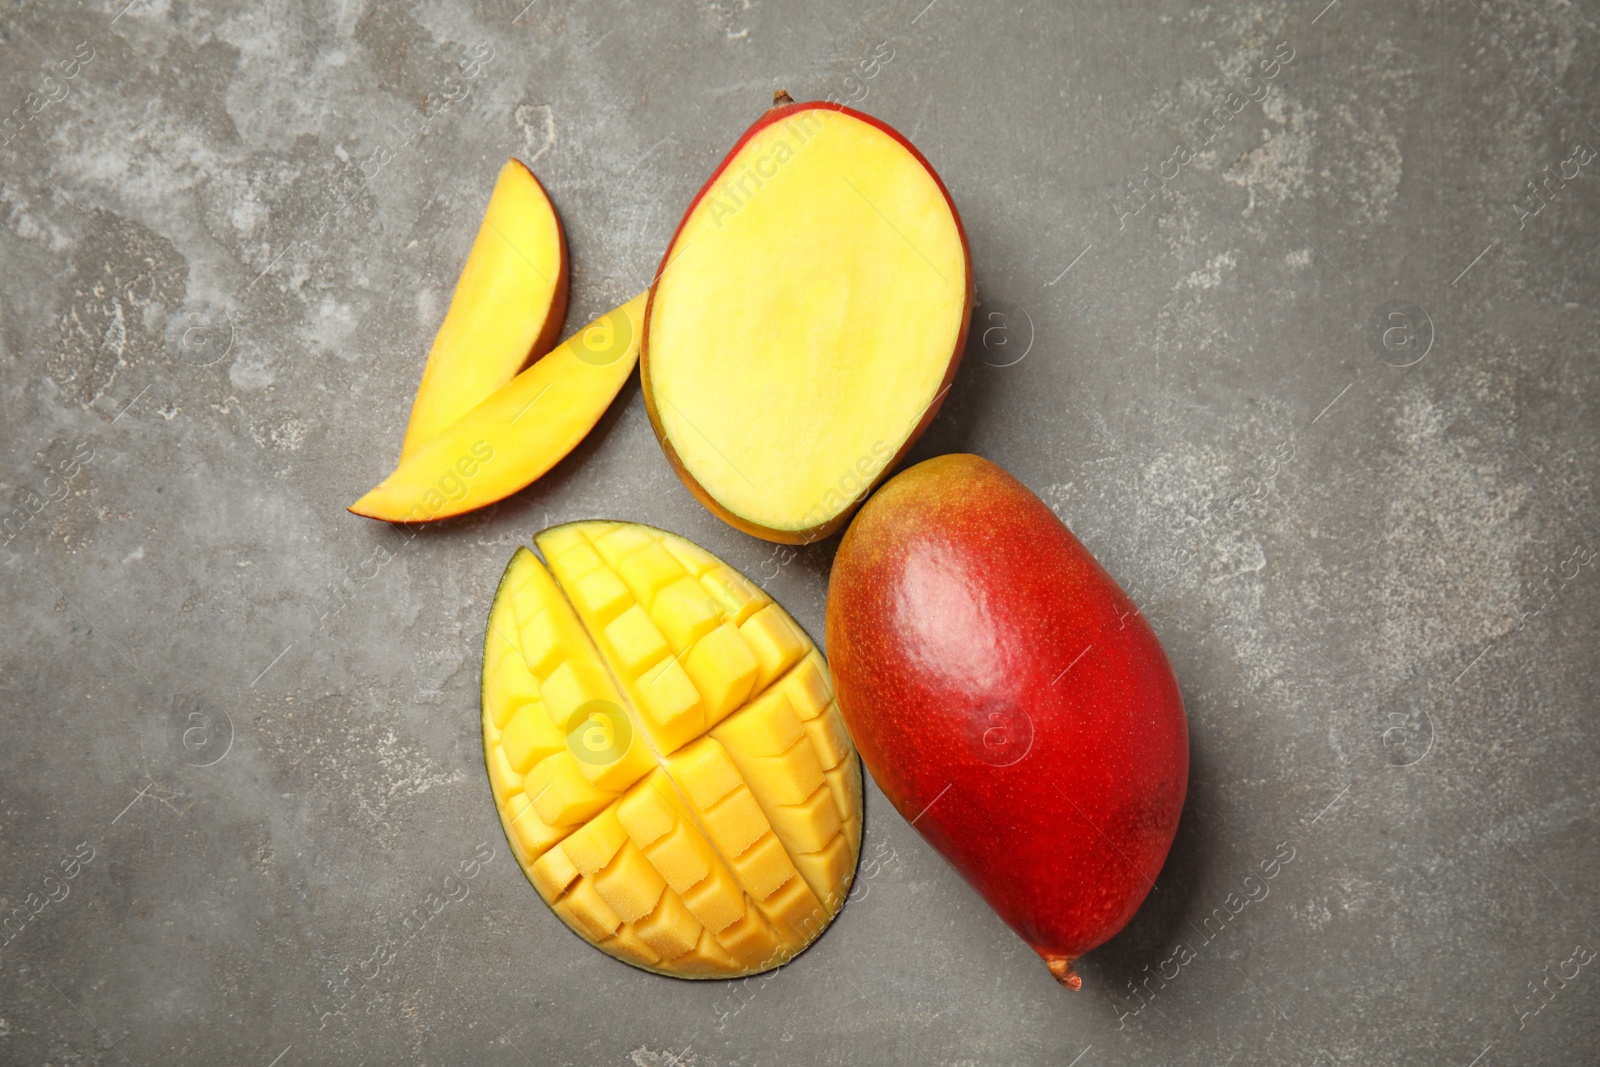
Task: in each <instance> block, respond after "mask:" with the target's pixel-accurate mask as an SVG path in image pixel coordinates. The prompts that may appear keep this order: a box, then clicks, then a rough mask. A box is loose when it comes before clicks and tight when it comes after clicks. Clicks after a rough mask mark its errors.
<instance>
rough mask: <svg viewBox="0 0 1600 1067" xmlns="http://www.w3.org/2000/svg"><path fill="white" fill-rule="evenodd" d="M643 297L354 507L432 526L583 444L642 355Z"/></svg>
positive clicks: (571, 342)
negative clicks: (640, 348) (433, 523)
mask: <svg viewBox="0 0 1600 1067" xmlns="http://www.w3.org/2000/svg"><path fill="white" fill-rule="evenodd" d="M644 305H645V294H643V293H640V294H639V295H638V296H636V297H634V298H633V299H632V300H630V301H628V302H627V303H626V304H623V305H622V306H621V307H620V308H617V309H616V310H615V311H612V312H610V313H609V314H606V315H603V316H601V317H600V318H599V319H597V320H595V321H594V322H593V323H590V324H589V326H587V327H586V328H585V329H584V330H583V331H582V332H581V333H579V334H577V335H576V336H573V337H569V338H568V339H567V340H565V341H563V342H562V343H561V344H559V345H557V346H556V347H555V349H553V350H552V351H551V352H550V354H549V355H547V356H545V357H544V358H543V359H541V360H539V361H538V362H537V363H535V364H534V365H533V366H531V367H529V368H528V369H527V370H525V371H523V372H522V373H521V374H518V375H517V376H516V377H515V378H512V379H511V381H509V382H507V383H506V384H504V385H503V386H501V387H500V388H499V389H496V390H495V391H494V392H493V393H492V394H491V395H490V396H489V398H488V399H486V400H484V401H483V402H482V403H481V404H479V405H478V406H477V407H475V408H473V409H472V410H471V411H469V412H467V413H466V414H465V415H463V416H462V417H461V418H460V419H459V420H457V421H456V422H455V423H454V424H452V425H451V426H450V428H449V429H447V430H445V431H444V432H443V433H440V434H438V435H437V436H435V437H434V438H433V439H431V440H429V441H427V442H425V443H424V444H422V445H421V446H419V447H418V448H417V449H416V450H415V451H414V452H413V453H412V454H411V456H410V457H409V458H407V459H404V460H402V461H401V463H400V466H399V467H397V468H396V469H395V471H394V473H393V474H391V475H389V477H387V478H385V479H384V480H383V482H382V483H381V484H380V485H379V486H378V487H377V488H376V489H373V490H372V491H371V492H369V493H368V494H367V495H366V496H364V497H362V498H361V499H360V500H357V501H356V502H355V503H354V504H351V505H350V510H351V511H353V512H355V513H356V514H357V515H365V516H366V517H368V518H371V519H383V520H385V521H387V522H430V521H432V520H434V519H447V518H450V517H451V516H454V515H461V514H464V513H465V512H468V511H471V510H473V509H474V508H481V507H483V506H485V505H486V504H493V503H494V502H495V501H497V500H503V499H505V498H506V497H508V496H510V495H511V494H512V493H515V492H516V491H517V490H519V489H521V488H523V487H524V486H526V485H528V484H529V483H531V482H532V481H533V480H534V479H535V478H538V477H539V476H540V475H541V474H543V473H544V472H545V471H547V470H549V469H550V468H551V467H553V466H555V465H556V463H558V462H559V461H560V460H561V459H562V458H563V457H564V456H566V454H567V453H568V452H571V451H572V450H573V449H574V448H576V447H577V446H578V442H580V441H582V440H583V439H584V438H585V437H586V436H588V433H589V431H590V430H592V429H594V425H595V423H597V422H599V421H600V416H601V415H603V414H605V411H606V408H608V407H610V406H611V402H612V401H613V400H615V399H616V397H617V394H618V393H619V392H621V391H622V386H623V384H624V383H625V382H627V380H628V375H629V374H631V373H632V372H633V365H634V363H635V362H636V361H637V360H638V358H639V338H640V335H641V332H642V325H643V323H642V319H643V314H644Z"/></svg>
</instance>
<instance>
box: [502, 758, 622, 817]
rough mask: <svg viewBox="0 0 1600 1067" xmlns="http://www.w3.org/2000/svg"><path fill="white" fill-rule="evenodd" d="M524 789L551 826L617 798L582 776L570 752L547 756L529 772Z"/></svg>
mask: <svg viewBox="0 0 1600 1067" xmlns="http://www.w3.org/2000/svg"><path fill="white" fill-rule="evenodd" d="M522 791H523V792H524V793H526V794H528V802H529V803H530V804H532V805H533V810H534V811H535V812H537V813H538V815H539V818H540V819H542V820H544V821H545V823H547V824H548V825H550V826H570V825H572V824H574V823H579V822H582V821H583V820H585V819H587V818H589V817H590V816H592V815H595V814H597V813H598V812H599V811H600V810H601V809H602V808H604V807H605V806H606V805H608V804H610V803H611V801H612V800H613V799H615V794H613V793H608V792H606V791H605V790H603V789H600V788H599V787H597V786H595V785H594V784H593V783H592V782H590V781H589V780H588V779H587V778H585V777H584V776H583V771H582V770H580V769H579V767H578V761H577V760H575V759H573V758H572V753H570V752H557V753H556V754H555V755H553V756H546V757H545V758H544V759H543V760H541V761H539V763H538V764H537V765H535V766H534V768H533V770H531V771H529V772H528V776H527V777H526V778H524V779H523V781H522Z"/></svg>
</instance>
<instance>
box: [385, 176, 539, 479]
mask: <svg viewBox="0 0 1600 1067" xmlns="http://www.w3.org/2000/svg"><path fill="white" fill-rule="evenodd" d="M566 316H567V241H566V236H565V234H563V232H562V230H561V220H560V219H559V218H557V217H556V210H555V208H554V207H553V206H552V205H551V203H550V198H549V197H548V196H546V195H545V191H544V187H543V186H541V185H540V184H539V180H538V179H537V178H535V177H534V176H533V172H532V171H530V170H529V169H528V168H527V166H526V165H525V164H523V163H521V162H520V161H518V160H515V159H513V160H511V161H509V162H508V163H506V165H505V166H504V167H503V168H501V170H500V177H499V179H498V180H497V181H496V182H495V186H494V192H493V193H492V194H490V196H489V206H488V209H487V210H486V211H485V212H484V216H483V223H482V225H481V226H479V228H478V236H477V239H476V240H474V241H473V243H472V251H471V252H469V253H468V254H467V263H466V266H464V267H462V268H461V277H460V279H459V280H458V281H457V282H456V289H455V295H454V296H452V297H451V298H450V309H449V311H448V312H446V313H445V317H444V323H443V325H441V326H440V327H439V333H438V336H437V337H435V338H434V341H433V348H432V349H431V350H430V351H429V353H428V362H427V365H426V366H424V367H423V370H422V384H421V385H420V386H418V387H417V398H416V400H415V401H414V402H413V404H412V406H411V422H410V424H409V425H408V426H407V427H406V436H405V441H404V443H403V444H402V445H401V446H400V458H401V460H402V461H404V460H406V459H409V458H410V457H411V456H413V455H415V454H416V453H417V452H418V450H420V449H421V448H422V447H423V445H425V444H427V443H428V442H429V441H431V440H432V439H433V438H435V437H437V436H439V434H441V433H443V432H444V431H445V430H446V429H448V428H449V427H450V426H451V425H452V424H454V423H455V422H456V421H457V420H458V419H460V418H461V417H462V416H463V415H465V414H466V413H467V412H469V411H471V410H472V409H473V408H475V407H477V406H478V405H479V404H481V403H483V401H484V400H486V399H488V397H489V394H490V393H493V392H494V391H495V390H496V389H498V388H500V387H501V386H502V385H504V384H505V383H506V382H507V381H509V380H510V379H511V378H512V377H513V376H514V375H515V374H517V372H518V371H520V370H522V369H523V368H524V367H526V366H527V365H528V362H529V361H530V360H532V359H536V358H537V357H539V356H541V355H543V354H544V353H545V352H547V351H549V350H550V348H551V346H553V345H554V344H555V343H556V338H557V337H559V336H560V335H561V324H562V322H563V321H565V319H566Z"/></svg>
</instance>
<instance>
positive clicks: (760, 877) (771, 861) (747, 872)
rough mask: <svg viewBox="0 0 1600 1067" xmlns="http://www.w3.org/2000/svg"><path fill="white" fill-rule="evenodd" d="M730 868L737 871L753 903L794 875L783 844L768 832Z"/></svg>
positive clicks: (774, 890)
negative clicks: (753, 898) (753, 899)
mask: <svg viewBox="0 0 1600 1067" xmlns="http://www.w3.org/2000/svg"><path fill="white" fill-rule="evenodd" d="M733 866H734V869H735V870H737V871H738V872H739V880H740V881H741V882H743V883H744V886H745V888H746V889H748V890H749V891H750V895H751V896H752V897H755V898H756V899H757V900H761V899H762V898H764V897H768V896H771V895H772V894H773V893H774V892H776V891H777V889H778V887H779V886H781V885H783V883H785V882H787V881H788V880H789V879H791V878H793V877H794V876H795V873H796V872H795V866H794V861H793V860H791V859H790V858H789V854H788V853H787V852H785V851H784V848H783V842H782V841H779V840H778V836H777V835H776V834H772V833H767V834H763V835H762V836H761V837H760V838H758V839H757V840H756V842H755V843H754V844H752V845H751V846H750V847H749V848H747V849H745V851H744V854H743V855H741V856H737V857H735V858H734V861H733ZM768 914H769V915H770V914H771V912H768Z"/></svg>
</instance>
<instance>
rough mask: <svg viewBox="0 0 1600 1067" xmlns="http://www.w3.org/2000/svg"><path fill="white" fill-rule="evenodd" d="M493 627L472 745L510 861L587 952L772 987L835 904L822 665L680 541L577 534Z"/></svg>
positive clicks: (756, 595)
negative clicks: (589, 947)
mask: <svg viewBox="0 0 1600 1067" xmlns="http://www.w3.org/2000/svg"><path fill="white" fill-rule="evenodd" d="M535 541H536V543H537V544H538V546H539V551H540V552H542V553H543V554H544V562H541V561H540V560H539V558H538V557H537V556H535V555H534V554H533V553H532V552H530V551H528V550H527V549H526V548H519V549H517V551H516V553H515V554H514V555H513V556H512V557H511V562H510V564H509V565H508V566H507V567H506V571H505V576H504V577H503V578H502V579H501V581H500V588H499V590H498V592H497V593H496V594H495V599H494V605H493V606H492V607H491V608H490V611H489V626H488V631H487V633H486V635H485V637H484V651H483V691H482V692H483V745H484V757H485V761H486V763H487V765H488V769H489V782H490V787H491V789H492V790H493V793H494V801H495V806H496V808H497V809H498V810H499V812H500V819H501V823H502V825H503V826H504V828H505V832H506V838H507V840H508V841H509V842H510V844H511V851H512V853H513V854H514V855H515V856H516V857H517V861H518V862H519V863H520V864H521V865H522V868H523V870H524V871H525V872H526V873H527V875H528V879H529V881H531V882H532V883H533V885H534V887H535V888H536V889H537V890H538V891H539V895H540V896H541V897H542V898H543V899H544V901H545V903H547V904H549V905H550V907H551V909H552V910H553V911H555V913H556V914H557V915H558V916H560V917H561V919H562V921H563V922H565V923H566V924H567V925H568V926H569V927H571V928H572V930H573V931H574V932H575V933H577V934H578V935H579V936H580V937H582V938H584V939H585V940H586V941H588V942H590V943H591V944H593V945H594V946H595V947H597V948H599V949H600V950H601V951H603V952H605V953H607V954H609V955H611V956H614V957H615V958H617V959H619V960H622V961H623V962H625V963H630V964H632V965H633V966H635V967H641V968H643V969H645V970H648V971H654V972H656V973H658V974H666V975H673V976H675V977H679V978H734V977H738V976H740V975H747V974H755V973H758V972H760V971H764V970H768V969H770V968H773V967H777V966H779V965H781V964H783V963H785V962H787V961H788V960H790V959H791V958H793V957H794V955H795V954H796V953H798V952H800V951H801V950H802V949H804V948H805V947H806V946H807V945H809V944H810V943H811V942H812V941H813V940H814V939H815V938H816V937H817V935H818V934H820V933H821V932H822V930H823V929H824V928H825V927H827V925H828V924H829V923H830V922H832V920H833V918H834V916H835V915H837V914H838V912H839V909H840V908H841V907H842V906H843V904H844V901H845V899H846V897H847V896H848V894H849V891H850V885H851V883H852V881H853V879H854V878H855V871H856V863H857V859H858V857H859V853H860V847H861V766H860V761H859V759H858V757H857V756H856V753H855V748H854V747H853V746H852V744H851V743H850V739H849V735H848V734H846V733H845V731H844V724H843V720H842V719H841V718H840V716H839V708H838V705H837V704H836V703H835V702H834V699H833V680H832V676H831V675H830V674H829V672H828V665H827V662H826V661H825V660H824V659H823V657H822V654H821V653H820V652H819V651H817V649H816V647H815V646H813V645H812V643H811V641H810V639H809V638H807V637H806V635H805V633H804V632H803V631H802V630H801V629H800V627H799V626H798V625H796V624H795V622H794V620H793V619H791V618H790V617H789V616H788V614H787V613H785V612H784V610H783V609H782V608H781V607H779V606H778V605H777V604H775V603H774V602H773V601H772V600H771V599H770V598H769V597H768V596H767V595H766V594H765V593H763V592H762V591H761V590H760V589H758V588H756V587H755V586H754V585H752V584H751V583H750V582H748V581H747V580H745V578H744V576H743V575H741V574H739V573H738V572H737V571H735V570H734V569H733V568H731V567H729V566H728V565H727V564H725V563H723V562H722V561H721V560H719V559H717V558H715V557H714V556H712V555H710V554H709V553H707V552H705V551H704V550H703V549H700V548H699V547H697V546H695V545H693V544H691V543H690V542H688V541H685V540H684V539H683V538H681V537H676V536H674V535H672V534H668V533H664V532H662V531H661V530H656V529H653V528H651V527H648V526H638V525H635V524H633V523H623V522H578V523H570V524H568V525H565V526H557V527H554V528H553V529H549V530H546V531H544V532H543V533H541V534H539V535H538V536H537V537H536V538H535Z"/></svg>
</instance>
